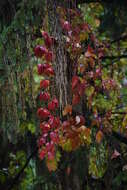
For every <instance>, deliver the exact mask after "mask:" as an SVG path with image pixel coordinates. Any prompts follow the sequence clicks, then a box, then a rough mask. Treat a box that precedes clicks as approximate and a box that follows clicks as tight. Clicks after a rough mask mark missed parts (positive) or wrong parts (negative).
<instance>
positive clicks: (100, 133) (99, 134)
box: [96, 130, 104, 143]
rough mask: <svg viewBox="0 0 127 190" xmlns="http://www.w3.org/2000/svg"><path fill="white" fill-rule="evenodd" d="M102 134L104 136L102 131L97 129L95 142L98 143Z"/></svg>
mask: <svg viewBox="0 0 127 190" xmlns="http://www.w3.org/2000/svg"><path fill="white" fill-rule="evenodd" d="M103 136H104V135H103V133H102V131H101V130H99V131H98V132H97V134H96V142H97V143H100V142H101V141H102V138H103Z"/></svg>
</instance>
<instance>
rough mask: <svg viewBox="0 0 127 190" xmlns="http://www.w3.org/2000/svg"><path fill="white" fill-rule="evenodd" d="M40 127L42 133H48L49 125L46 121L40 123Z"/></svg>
mask: <svg viewBox="0 0 127 190" xmlns="http://www.w3.org/2000/svg"><path fill="white" fill-rule="evenodd" d="M40 129H41V130H42V131H43V133H48V132H49V131H50V125H49V124H48V123H40Z"/></svg>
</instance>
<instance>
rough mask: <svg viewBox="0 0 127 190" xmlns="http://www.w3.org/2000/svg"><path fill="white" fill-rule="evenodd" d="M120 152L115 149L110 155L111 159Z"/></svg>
mask: <svg viewBox="0 0 127 190" xmlns="http://www.w3.org/2000/svg"><path fill="white" fill-rule="evenodd" d="M120 155H121V154H120V153H119V152H118V151H117V150H116V149H115V150H114V152H113V154H112V156H111V159H114V158H117V157H118V156H120Z"/></svg>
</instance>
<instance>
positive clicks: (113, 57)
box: [102, 55, 127, 60]
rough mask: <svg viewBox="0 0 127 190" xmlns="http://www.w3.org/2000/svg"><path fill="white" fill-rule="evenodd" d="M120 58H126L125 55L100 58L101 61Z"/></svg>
mask: <svg viewBox="0 0 127 190" xmlns="http://www.w3.org/2000/svg"><path fill="white" fill-rule="evenodd" d="M121 58H127V55H118V56H104V57H102V60H105V59H111V60H112V59H121Z"/></svg>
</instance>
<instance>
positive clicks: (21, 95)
mask: <svg viewBox="0 0 127 190" xmlns="http://www.w3.org/2000/svg"><path fill="white" fill-rule="evenodd" d="M126 7H127V3H126V2H125V3H123V2H122V3H121V2H120V1H119V2H115V1H113V2H112V3H111V4H110V5H109V4H108V3H89V4H84V5H82V6H79V8H81V10H82V11H83V15H84V20H85V21H86V22H88V23H89V25H91V26H92V29H93V31H94V33H95V34H96V36H98V38H99V39H100V40H103V41H105V40H112V39H116V38H118V37H120V36H121V35H123V34H126V32H127V22H126V20H127V12H126ZM0 8H1V7H0ZM44 15H45V1H40V0H36V1H32V0H28V1H27V2H26V1H25V0H24V1H21V2H18V1H17V4H16V7H15V12H14V13H12V15H11V17H12V18H10V19H9V20H8V19H7V20H6V19H4V15H2V16H1V19H0V31H1V35H0V128H2V131H4V136H5V140H6V141H8V139H9V143H10V142H11V143H12V144H16V143H17V141H18V140H19V139H18V137H19V136H21V137H23V138H25V137H26V134H27V133H28V132H30V133H31V134H33V135H34V134H36V133H38V131H37V129H36V128H37V127H36V126H37V121H36V104H37V95H38V94H37V93H38V89H39V82H40V77H38V75H37V71H36V64H37V60H35V59H34V58H33V47H34V46H35V44H37V43H43V41H42V39H41V38H40V28H41V27H42V23H43V18H44ZM82 38H84V39H86V38H87V37H86V36H82ZM109 48H110V51H109V53H108V54H110V55H111V56H112V55H119V54H121V53H122V54H123V53H124V54H126V52H127V41H126V40H124V41H120V42H119V43H115V44H110V42H109ZM102 64H103V65H106V67H105V69H104V70H103V75H104V77H106V76H107V75H108V74H110V72H109V71H110V70H111V69H112V68H111V67H110V66H112V65H113V66H114V67H115V68H116V67H117V68H118V73H113V75H114V77H115V78H116V79H118V78H119V79H118V83H119V84H120V83H122V86H121V94H120V96H121V100H120V103H121V107H122V108H121V107H120V108H118V111H126V108H127V98H126V96H127V84H124V80H125V79H126V78H127V66H126V65H127V59H126V58H124V59H119V60H113V61H111V60H106V61H104V62H103V63H102ZM107 65H109V66H107ZM121 71H124V72H123V73H124V74H122V75H121V73H122V72H121ZM126 80H127V79H126ZM96 83H99V81H96ZM93 90H94V89H92V88H91V89H87V91H86V95H87V96H88V97H89V96H90V94H91V93H92V91H93ZM112 98H113V100H112ZM118 101H119V100H117V96H116V94H115V93H114V94H110V95H108V98H107V95H104V96H102V95H101V94H98V95H97V97H96V99H95V100H94V101H93V104H96V106H97V108H98V109H100V110H102V111H105V110H106V109H110V108H116V107H117V104H118V103H119V102H118ZM124 121H125V123H122V125H124V126H126V124H127V122H126V118H125V120H124ZM118 125H119V126H120V125H121V118H118V119H116V120H115V121H114V122H113V127H114V130H118ZM94 133H96V131H95V132H94ZM4 142H5V141H4ZM1 146H2V145H1ZM62 146H64V150H66V151H68V152H70V149H71V148H70V142H69V141H67V142H66V143H65V144H63V145H62ZM1 148H2V147H1ZM17 149H18V147H17ZM105 150H107V145H106V143H105V139H104V140H103V142H102V143H101V144H100V145H98V144H96V142H94V143H91V144H90V149H89V151H87V152H84V151H83V150H77V151H76V153H73V154H76V156H77V157H76V159H77V161H76V169H77V173H78V175H79V176H80V177H81V180H83V179H84V176H83V174H84V170H85V169H86V166H85V160H84V155H86V154H87V157H89V158H90V159H89V168H88V170H89V175H91V176H92V177H93V178H95V179H99V178H100V179H102V180H104V175H105V173H106V170H107V169H108V167H109V166H108V164H109V163H108V158H107V157H108V152H107V151H105ZM125 150H126V148H125V147H124V148H123V151H125ZM7 151H8V152H10V154H9V157H8V166H7V167H6V168H0V182H1V183H2V184H3V183H5V182H6V179H7V178H8V177H12V176H15V174H16V173H18V172H19V170H20V169H21V168H22V166H23V165H24V163H25V162H26V159H27V156H26V153H25V151H24V150H22V151H19V150H18V151H16V152H15V153H12V152H11V149H10V150H7ZM0 155H2V153H1V152H0ZM60 157H62V156H61V155H60V154H59V152H58V154H57V156H56V160H55V163H48V166H49V168H50V169H51V170H53V169H54V168H55V167H56V165H57V164H58V165H59V163H57V162H58V161H59V159H60ZM125 161H126V159H125ZM62 164H63V167H65V166H66V165H67V164H68V161H67V160H64V163H63V162H62ZM62 164H61V165H62ZM69 164H70V161H69ZM120 164H121V163H119V162H118V163H117V162H116V163H115V166H116V168H117V166H119V165H120ZM42 165H43V164H42ZM43 167H44V166H42V168H43ZM42 174H43V176H42V175H40V174H38V172H37V168H36V160H34V159H31V161H30V163H29V165H28V167H27V168H26V169H25V172H24V174H23V177H22V180H21V183H20V185H19V187H15V189H19V190H23V189H24V190H29V189H33V190H34V189H36V188H38V185H41V186H43V189H45V190H48V189H52V190H56V189H57V185H56V175H57V173H56V172H53V173H52V174H50V173H49V172H48V171H47V170H46V169H44V172H42ZM122 183H124V184H125V186H124V187H123V188H126V187H127V175H126V170H124V171H123V170H120V172H119V173H118V172H117V173H115V174H114V176H113V178H112V189H114V190H116V189H119V188H121V185H122ZM87 187H88V188H87V189H89V184H87Z"/></svg>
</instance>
